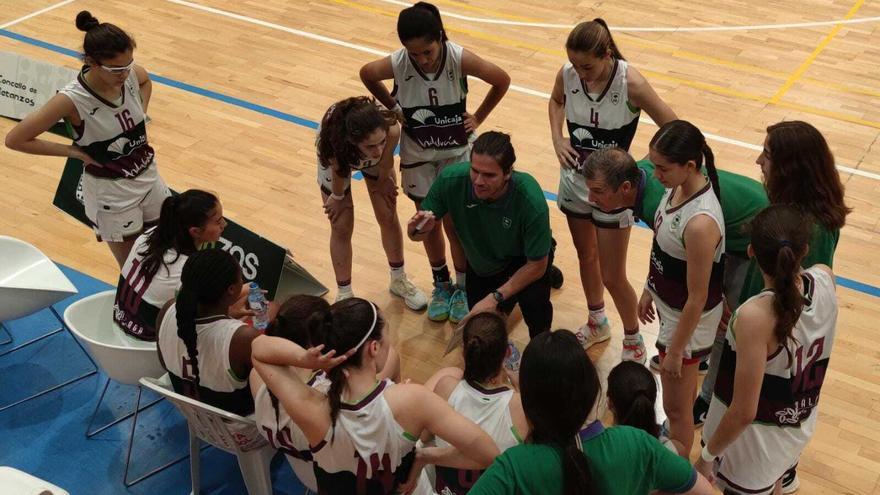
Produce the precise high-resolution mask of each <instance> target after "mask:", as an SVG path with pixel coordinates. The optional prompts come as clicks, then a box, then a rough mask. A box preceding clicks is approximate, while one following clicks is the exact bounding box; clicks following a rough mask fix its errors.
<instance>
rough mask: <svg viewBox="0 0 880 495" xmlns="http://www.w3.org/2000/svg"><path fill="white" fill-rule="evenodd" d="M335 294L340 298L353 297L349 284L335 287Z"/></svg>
mask: <svg viewBox="0 0 880 495" xmlns="http://www.w3.org/2000/svg"><path fill="white" fill-rule="evenodd" d="M336 292H337V293H338V294H339V295H340V296H342V295H346V296H349V297H350V296H353V295H354V292H353V291H352V290H351V283H348V284H346V285H337V286H336Z"/></svg>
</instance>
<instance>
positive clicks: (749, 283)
mask: <svg viewBox="0 0 880 495" xmlns="http://www.w3.org/2000/svg"><path fill="white" fill-rule="evenodd" d="M839 240H840V229H834V230H828V229H826V228H825V227H824V226H822V224H820V223H818V222H817V223H816V224H815V225H814V226H813V235H812V236H811V237H810V250H809V252H807V255H806V256H804V260H803V261H801V268H809V267H811V266H813V265H816V264H823V265H828V266H834V251H835V250H836V249H837V242H838V241H839ZM762 290H764V277H762V276H761V269H760V268H759V267H758V262H757V261H755V258H752V259H751V260H749V271H748V272H747V273H746V280H745V283H744V284H743V289H742V292H740V294H739V302H740V304H742V303H744V302H745V301H746V300H747V299H748V298H750V297H752V296H754V295H755V294H757V293H759V292H761V291H762Z"/></svg>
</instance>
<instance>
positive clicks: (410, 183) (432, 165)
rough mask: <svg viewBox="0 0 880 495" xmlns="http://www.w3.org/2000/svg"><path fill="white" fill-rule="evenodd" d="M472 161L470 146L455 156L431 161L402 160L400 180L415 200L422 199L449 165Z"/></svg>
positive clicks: (406, 191)
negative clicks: (407, 161) (409, 161)
mask: <svg viewBox="0 0 880 495" xmlns="http://www.w3.org/2000/svg"><path fill="white" fill-rule="evenodd" d="M469 161H471V150H470V146H468V147H466V148H464V149H462V150H461V152H460V153H459V154H457V155H455V156H452V157H449V158H444V159H442V160H436V161H431V162H416V163H404V162H403V160H402V159H401V162H400V182H401V186H402V187H403V191H404V192H405V193H406V195H407V196H409V197H410V199H412V200H413V201H421V200H423V199H425V197H426V196H427V195H428V190H430V189H431V184H433V183H434V179H436V178H437V176H438V175H440V172H442V171H443V169H444V168H445V167H446V166H447V165H454V164H456V163H462V162H469Z"/></svg>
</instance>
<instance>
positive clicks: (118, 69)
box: [101, 59, 134, 75]
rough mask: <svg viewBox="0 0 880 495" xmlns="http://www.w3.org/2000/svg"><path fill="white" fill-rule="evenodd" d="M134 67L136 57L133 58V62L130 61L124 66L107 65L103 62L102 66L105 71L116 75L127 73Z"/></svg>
mask: <svg viewBox="0 0 880 495" xmlns="http://www.w3.org/2000/svg"><path fill="white" fill-rule="evenodd" d="M132 67H134V59H132V60H131V62H129V63H128V65H125V66H122V67H107V66H106V65H103V64H101V68H102V69H104V71H106V72H108V73H110V74H114V75H117V74H125V73H126V72H128V71H130V70H131V68H132Z"/></svg>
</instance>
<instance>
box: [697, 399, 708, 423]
mask: <svg viewBox="0 0 880 495" xmlns="http://www.w3.org/2000/svg"><path fill="white" fill-rule="evenodd" d="M707 414H709V403H708V402H706V400H705V399H703V398H702V397H699V396H697V400H695V401H694V428H697V427H700V426H703V422H705V421H706V415H707Z"/></svg>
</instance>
